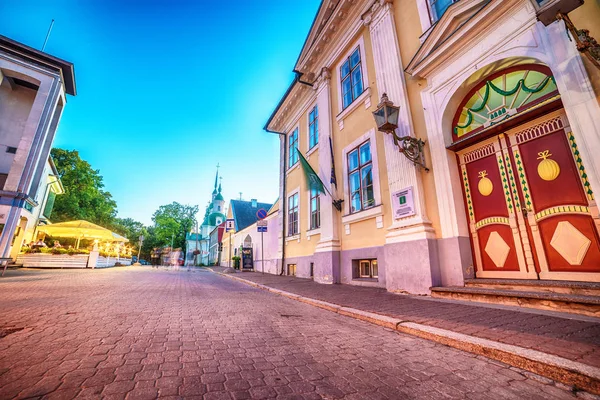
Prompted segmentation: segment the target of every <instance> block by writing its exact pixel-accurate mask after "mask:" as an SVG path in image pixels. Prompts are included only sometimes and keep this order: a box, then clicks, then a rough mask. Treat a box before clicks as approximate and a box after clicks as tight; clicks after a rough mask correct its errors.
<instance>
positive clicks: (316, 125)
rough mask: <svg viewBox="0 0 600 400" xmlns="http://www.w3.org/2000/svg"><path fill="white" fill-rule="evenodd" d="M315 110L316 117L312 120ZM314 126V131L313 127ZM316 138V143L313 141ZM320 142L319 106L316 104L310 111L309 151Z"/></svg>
mask: <svg viewBox="0 0 600 400" xmlns="http://www.w3.org/2000/svg"><path fill="white" fill-rule="evenodd" d="M313 112H314V115H315V116H314V118H313V120H312V121H311V116H312V115H313ZM312 128H314V131H313V129H312ZM313 137H314V138H315V140H314V143H312V142H311V139H312V138H313ZM318 144H319V107H318V106H317V105H316V104H315V105H314V106H313V107H311V108H310V111H309V112H308V151H310V150H312V149H314V148H315V147H317V145H318Z"/></svg>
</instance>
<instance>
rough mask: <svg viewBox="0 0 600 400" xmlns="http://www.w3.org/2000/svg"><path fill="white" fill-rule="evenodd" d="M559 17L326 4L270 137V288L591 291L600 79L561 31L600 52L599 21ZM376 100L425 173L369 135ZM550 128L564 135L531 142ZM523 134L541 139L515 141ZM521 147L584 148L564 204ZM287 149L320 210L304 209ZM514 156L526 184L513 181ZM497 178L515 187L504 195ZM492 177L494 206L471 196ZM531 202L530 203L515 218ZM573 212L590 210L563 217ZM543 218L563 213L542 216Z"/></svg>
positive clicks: (509, 3)
mask: <svg viewBox="0 0 600 400" xmlns="http://www.w3.org/2000/svg"><path fill="white" fill-rule="evenodd" d="M559 3H565V2H560V1H548V0H547V1H544V2H538V1H536V0H533V1H531V0H504V1H502V0H461V1H448V2H441V1H438V2H431V1H429V0H393V1H392V0H376V1H373V0H368V1H367V0H359V1H349V0H347V1H345V0H337V1H335V0H329V1H327V0H324V1H323V2H322V3H321V5H320V8H319V10H318V12H317V15H316V17H315V20H314V22H313V25H312V27H311V30H310V32H309V34H308V36H307V38H306V41H305V44H304V46H303V48H302V51H301V53H300V56H299V58H298V60H297V63H296V65H295V72H296V79H295V80H294V82H293V83H292V84H291V86H290V87H289V89H288V91H287V92H286V93H285V95H284V96H283V98H282V100H281V101H280V103H279V104H278V105H277V107H276V109H275V111H274V112H273V114H272V115H271V117H270V119H269V121H268V123H267V125H266V127H265V129H266V130H267V131H269V132H273V133H275V134H278V135H279V138H280V156H281V163H280V167H281V170H280V208H279V210H280V211H279V215H278V217H279V218H278V220H279V227H278V229H279V236H280V237H279V242H280V252H279V255H280V256H281V261H280V263H279V272H281V271H283V272H284V273H289V274H295V275H297V276H301V277H311V276H312V277H313V278H314V279H315V280H316V281H318V282H321V283H345V284H353V285H364V286H376V287H382V288H387V289H388V290H390V291H394V292H409V293H419V294H426V293H429V290H430V288H431V287H435V286H453V285H459V286H460V285H463V284H464V281H465V279H469V278H473V277H499V278H503V277H506V278H529V279H531V278H536V279H568V280H584V281H585V280H587V281H598V280H600V278H599V277H600V270H599V271H596V270H595V269H594V268H593V267H591V266H590V267H589V268H588V264H589V265H592V264H593V263H594V262H595V257H596V253H598V256H600V246H599V243H600V240H599V239H598V227H599V226H600V224H599V221H600V219H599V218H598V208H597V206H596V203H595V200H594V199H593V195H590V194H587V195H586V193H585V192H586V191H587V192H589V193H592V192H593V188H595V187H600V180H599V179H600V161H598V160H597V159H595V158H594V157H593V156H592V154H593V151H594V150H596V151H598V150H600V139H599V138H600V122H599V121H600V107H599V105H598V95H599V93H600V86H599V81H600V79H599V78H600V73H599V70H598V68H597V67H596V66H595V64H594V62H593V61H592V60H591V58H588V57H587V56H586V55H585V54H582V53H580V52H579V51H578V50H577V48H576V44H575V42H574V41H573V40H572V38H571V37H569V36H568V34H567V30H566V29H565V23H568V22H570V21H572V23H573V24H574V25H575V26H577V27H578V28H580V29H589V30H590V35H591V36H594V35H595V36H596V37H598V36H599V35H600V32H598V30H599V27H598V24H597V23H594V21H598V20H600V10H599V7H598V4H597V3H595V2H586V3H584V4H583V5H579V4H578V7H576V8H575V9H574V10H572V11H571V10H566V11H570V13H569V14H568V16H569V17H570V19H568V20H567V21H565V19H564V18H562V17H561V16H560V15H559V18H558V19H557V18H556V14H557V10H559V9H560V8H556V7H560V6H561V4H559ZM570 3H573V2H570ZM552 7H555V8H552ZM562 7H563V8H562V9H561V10H562V11H563V12H565V8H564V7H565V6H564V4H563V5H562ZM548 10H550V11H548ZM549 13H550V14H551V15H552V17H551V18H548V15H550V14H549ZM521 80H522V82H521ZM488 82H492V83H491V84H490V83H488ZM494 82H495V83H494ZM498 82H499V83H498ZM513 83H514V84H515V85H518V86H514V85H513ZM511 85H513V86H514V87H513V86H511ZM553 85H554V86H553ZM500 86H501V87H500ZM509 86H510V87H509ZM489 88H492V89H494V88H495V89H498V90H497V91H494V92H492V91H490V90H492V89H489ZM495 89H494V90H495ZM513 89H514V91H513ZM485 90H487V91H488V92H489V93H491V94H490V95H489V96H487V95H486V96H487V97H485V96H484V95H485V93H488V92H485ZM511 92H512V93H511ZM384 93H385V94H386V95H387V97H388V98H389V100H390V101H392V102H393V103H394V105H395V106H398V107H399V119H398V124H397V125H398V128H397V129H396V130H395V133H396V135H397V136H398V137H410V138H415V139H421V140H422V141H424V142H425V146H424V161H425V166H424V167H422V166H419V165H416V164H415V163H414V162H412V161H411V160H409V159H408V158H407V157H405V154H403V153H402V152H401V151H400V148H399V145H398V144H397V143H395V141H394V138H393V136H392V135H391V134H389V133H383V132H380V131H379V130H378V129H377V126H376V123H375V120H374V117H373V112H374V111H375V110H376V109H377V108H378V104H379V103H380V99H381V98H382V96H383V95H384ZM477 96H479V97H481V98H479V97H477ZM519 96H521V97H519ZM484 97H485V98H484ZM478 99H479V100H478ZM492 101H498V102H499V103H498V104H503V106H500V107H499V108H498V107H497V108H494V107H495V105H494V104H492V103H491V102H492ZM508 103H510V104H508ZM479 108H481V109H483V110H484V111H485V112H486V114H485V115H483V114H481V113H480V114H481V115H480V114H477V113H476V112H475V111H473V110H476V109H479ZM492 108H494V109H492ZM488 111H489V112H488ZM476 114H477V115H476ZM473 115H475V116H474V117H473ZM482 115H483V116H482ZM467 117H468V118H471V119H473V118H474V121H475V122H473V121H470V122H469V121H468V120H467ZM484 120H485V121H484ZM548 121H556V122H553V123H554V124H555V125H554V126H555V128H556V129H554V130H552V131H548V130H547V129H546V130H544V129H545V128H539V129H538V128H536V127H539V126H541V124H547V123H548ZM467 122H469V124H467ZM465 124H466V125H465ZM530 128H531V129H538V130H539V131H540V132H542V131H543V135H542V133H540V134H539V135H538V136H536V137H530V138H528V139H527V140H525V139H523V141H522V142H518V143H517V142H515V141H513V142H511V141H510V140H511V139H510V138H511V137H513V136H514V137H516V138H520V137H521V136H522V135H523V134H522V132H523V131H524V130H526V129H530ZM558 131H560V132H561V133H560V134H555V133H556V132H558ZM511 135H512V136H511ZM519 135H521V136H519ZM542 136H543V137H542ZM538 139H539V140H538ZM571 139H572V140H571ZM503 140H504V142H502V141H503ZM543 140H547V143H546V142H542V141H543ZM526 142H527V143H530V142H531V146H534V145H535V146H538V147H539V146H542V147H543V146H558V147H557V149H556V150H553V151H555V152H557V154H559V152H560V151H562V150H560V149H562V148H563V147H564V146H563V142H564V143H566V144H569V143H571V144H573V143H575V142H576V143H577V145H578V146H579V147H578V152H577V154H575V153H573V154H571V153H568V157H567V158H565V161H564V162H565V163H567V164H568V165H567V164H564V166H563V168H564V171H567V170H571V169H572V170H573V171H575V170H576V169H577V168H579V170H581V168H585V174H571V175H572V176H571V175H568V174H567V173H566V172H565V173H563V175H561V177H560V179H565V185H572V187H573V189H572V193H573V196H571V197H569V198H565V199H564V201H563V200H561V199H555V200H556V201H555V202H554V203H556V204H554V203H552V201H553V200H552V199H548V195H547V194H545V193H544V192H543V188H541V189H538V188H537V187H536V183H535V179H537V175H536V176H535V177H534V176H533V174H534V168H535V165H534V164H532V166H531V167H530V166H529V165H527V163H526V162H525V161H527V160H525V158H526V157H525V155H526V150H527V148H526V147H527V146H529V145H528V144H527V143H526ZM399 143H400V144H401V143H403V142H399ZM490 143H491V144H490ZM503 143H504V144H503ZM482 146H483V147H485V146H487V147H485V149H488V150H485V151H484V150H481V149H482V148H483V147H482ZM535 146H534V147H535ZM560 146H563V147H560ZM567 147H568V146H567ZM295 149H297V150H298V151H299V152H300V153H301V154H302V155H303V156H304V157H305V158H306V160H307V161H308V162H309V164H310V165H311V167H312V168H313V169H314V170H315V171H316V173H317V174H318V175H319V177H320V178H321V180H322V181H323V183H324V185H325V186H326V188H327V192H328V193H325V194H324V193H318V194H317V193H314V192H311V190H310V189H309V187H308V183H307V181H306V178H305V175H304V172H303V169H302V166H301V163H300V162H299V157H298V156H297V155H296V152H295ZM532 149H533V147H532ZM534 150H535V149H534ZM534 150H531V151H534ZM538 150H539V149H538ZM543 150H544V149H543ZM545 150H548V149H545ZM486 151H487V153H485V152H486ZM527 151H529V150H527ZM535 151H537V150H535ZM548 151H549V153H547V154H550V153H551V152H550V150H548ZM565 152H566V150H565ZM488 153H489V154H488ZM521 154H522V155H523V160H524V164H523V165H522V167H523V168H525V170H526V172H525V173H524V174H523V175H525V176H526V177H527V178H528V179H529V180H528V181H527V182H526V183H524V182H525V181H524V180H523V182H520V181H519V182H517V180H518V174H519V171H518V170H517V169H516V168H515V170H514V173H513V172H512V170H513V167H512V166H511V165H512V164H515V167H516V166H517V164H519V159H518V157H519V155H521ZM560 154H561V155H560V157H566V156H565V154H567V153H564V154H563V153H560ZM515 155H517V159H515ZM497 156H498V157H500V158H498V160H500V161H501V165H500V167H501V168H500V169H498V168H499V167H497V165H496V163H494V165H492V166H490V167H489V171H488V172H484V174H483V177H481V175H477V174H475V177H474V178H471V175H469V176H468V178H465V179H466V183H465V179H463V176H462V175H463V173H464V174H465V176H467V172H468V174H471V169H473V168H478V165H479V164H477V163H476V162H479V163H480V164H481V163H484V161H485V162H488V161H489V160H492V159H493V160H494V161H496V160H497ZM548 157H550V156H547V158H548ZM557 157H559V156H557ZM569 157H571V158H572V160H568V158H569ZM550 158H551V157H550ZM465 160H466V161H465ZM481 160H484V161H481ZM527 162H529V161H527ZM535 162H540V161H539V160H538V161H535V160H534V161H531V162H530V163H535ZM552 162H553V161H552ZM472 163H475V164H472ZM550 164H551V161H548V162H546V163H545V164H544V167H548V166H553V165H554V164H552V165H550ZM571 164H572V165H573V166H575V167H573V168H571ZM482 165H483V164H482ZM425 167H426V168H425ZM519 168H520V167H519ZM548 168H550V167H548ZM496 169H498V171H496ZM538 169H539V168H538ZM473 171H475V170H474V169H473ZM476 172H477V173H478V172H481V171H475V172H473V173H476ZM487 173H491V174H492V175H491V177H489V178H488V177H487V175H486V174H487ZM501 173H504V174H508V175H505V178H506V180H507V182H509V183H513V181H514V187H513V188H511V187H508V188H503V187H502V178H501V176H500V175H499V174H501ZM529 174H532V175H531V177H530V175H529ZM496 175H497V176H496ZM509 175H510V176H511V177H512V178H511V179H509V178H508V176H509ZM584 175H585V178H583V176H584ZM477 176H479V178H477ZM557 176H558V175H557ZM484 178H485V179H488V180H489V182H490V185H491V187H492V190H491V191H490V194H488V196H492V197H489V198H486V197H485V196H483V194H481V193H475V194H472V195H471V193H472V192H473V190H474V187H471V186H473V185H475V186H476V185H477V181H476V179H479V181H481V180H483V179H484ZM496 178H498V179H496ZM527 178H526V179H527ZM555 179H558V178H556V177H555ZM569 179H570V180H569ZM530 181H531V182H530ZM487 182H488V181H487V180H485V181H484V183H482V184H480V187H485V186H486V184H487ZM557 182H558V181H557ZM561 182H562V181H561ZM469 183H470V184H471V186H469ZM494 187H495V188H496V189H495V191H494V189H493V188H494ZM540 187H541V186H540ZM488 189H489V185H488ZM488 189H486V190H488ZM524 189H525V190H524ZM486 190H484V191H483V192H486ZM505 191H508V194H507V195H506V196H503V195H502V193H504V192H505ZM578 191H581V193H583V195H579V194H578V195H577V196H579V197H577V196H576V195H575V192H577V193H579V192H578ZM491 193H493V195H492V194H491ZM530 194H532V195H533V197H534V198H533V203H532V204H530V205H529V206H527V205H525V206H524V207H521V203H527V202H528V201H529V200H531V199H530V198H529V197H527V198H524V197H523V196H529V195H530ZM477 196H480V197H481V196H483V197H481V199H480V198H479V197H477ZM582 196H583V197H582ZM550 197H551V196H550ZM528 199H529V200H528ZM334 200H335V201H340V200H341V207H340V209H339V210H338V209H337V208H336V206H335V204H333V203H334ZM487 200H489V201H487ZM550 203H552V204H550ZM563 203H564V204H563ZM571 203H572V205H573V206H575V205H577V206H578V207H583V208H578V209H577V210H579V211H577V212H575V211H564V210H566V209H565V208H564V206H566V205H571ZM517 206H518V208H519V209H517ZM494 207H495V208H494ZM528 207H529V208H528ZM561 207H563V208H561ZM473 208H474V209H475V212H473ZM551 210H558V211H556V212H554V213H553V214H552V216H551V217H546V216H545V215H544V216H541V217H539V218H538V217H537V215H541V214H543V213H550V212H551ZM561 210H562V211H561ZM488 214H489V215H488ZM575 214H577V215H575ZM548 215H550V214H548ZM584 219H585V220H584ZM565 227H567V228H565ZM571 228H573V229H571ZM588 228H589V229H588ZM538 231H539V233H538ZM561 232H562V236H561ZM565 232H566V233H565ZM577 232H578V233H577ZM565 235H566V236H565ZM569 235H571V236H569ZM580 236H581V241H582V243H584V244H585V243H587V242H588V241H589V244H585V246H588V248H586V251H585V252H584V253H585V254H583V256H580V257H579V258H581V260H575V261H574V259H573V258H572V257H570V255H569V254H571V253H573V252H576V253H577V252H579V253H578V254H580V253H582V251H583V250H582V249H583V247H585V246H584V245H582V246H580V247H579V248H578V249H573V248H572V247H573V245H572V244H570V243H572V242H573V240H571V239H572V238H574V237H577V238H580ZM561 237H566V238H567V239H564V241H566V242H567V243H569V244H567V245H562V244H561V243H559V242H561V240H563V239H561ZM555 238H558V239H556V240H555ZM565 246H566V247H565ZM555 253H556V254H555ZM567 253H568V254H567ZM580 255H581V254H580ZM561 257H562V258H561ZM586 263H588V264H586Z"/></svg>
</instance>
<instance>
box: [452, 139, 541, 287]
mask: <svg viewBox="0 0 600 400" xmlns="http://www.w3.org/2000/svg"><path fill="white" fill-rule="evenodd" d="M458 156H459V162H460V169H461V177H462V180H463V191H464V195H465V201H466V211H467V215H468V217H469V227H470V233H471V242H472V248H473V253H474V259H475V262H476V265H477V271H476V275H477V277H480V278H523V279H525V278H533V279H535V278H537V275H536V273H535V269H534V267H533V258H532V257H531V250H527V251H525V249H529V243H528V241H527V236H526V233H525V235H524V236H525V239H526V243H525V246H524V243H523V237H522V236H523V233H522V232H521V231H520V229H519V228H520V227H519V225H518V222H517V211H518V209H517V206H516V204H515V202H514V201H513V197H512V193H511V189H510V178H509V171H508V168H510V167H507V165H506V161H505V160H504V156H503V153H502V148H501V146H500V142H499V141H498V138H493V139H490V140H487V141H485V142H483V143H481V144H478V145H476V146H474V147H471V148H469V149H467V150H465V151H463V152H460V153H458ZM528 264H529V267H528Z"/></svg>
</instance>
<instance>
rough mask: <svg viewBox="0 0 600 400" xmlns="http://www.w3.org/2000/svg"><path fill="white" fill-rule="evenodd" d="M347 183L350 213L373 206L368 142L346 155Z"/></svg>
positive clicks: (371, 164) (371, 171)
mask: <svg viewBox="0 0 600 400" xmlns="http://www.w3.org/2000/svg"><path fill="white" fill-rule="evenodd" d="M348 181H349V182H348V187H349V188H350V212H351V213H354V212H357V211H361V210H365V209H367V208H370V207H373V206H374V205H375V197H374V193H373V163H372V160H371V144H370V142H369V141H366V142H365V143H363V144H361V145H360V146H358V147H357V148H356V149H354V150H352V151H351V152H349V153H348Z"/></svg>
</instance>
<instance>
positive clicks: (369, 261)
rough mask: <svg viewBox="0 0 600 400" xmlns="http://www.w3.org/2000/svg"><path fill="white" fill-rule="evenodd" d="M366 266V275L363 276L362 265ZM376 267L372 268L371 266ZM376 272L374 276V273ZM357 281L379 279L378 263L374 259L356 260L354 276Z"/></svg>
mask: <svg viewBox="0 0 600 400" xmlns="http://www.w3.org/2000/svg"><path fill="white" fill-rule="evenodd" d="M364 263H366V264H367V268H368V274H363V264H364ZM374 265H375V266H376V267H375V268H373V266H374ZM375 270H376V271H377V273H376V274H374V273H373V272H374V271H375ZM356 275H357V277H358V278H359V279H379V263H378V262H377V259H376V258H365V259H361V260H358V273H357V274H356Z"/></svg>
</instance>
